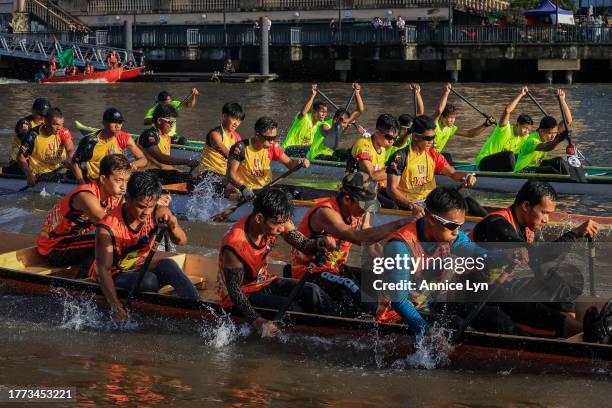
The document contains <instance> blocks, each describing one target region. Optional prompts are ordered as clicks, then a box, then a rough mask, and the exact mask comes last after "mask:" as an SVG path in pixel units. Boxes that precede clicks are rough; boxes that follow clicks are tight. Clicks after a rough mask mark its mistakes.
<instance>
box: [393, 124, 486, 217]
mask: <svg viewBox="0 0 612 408" xmlns="http://www.w3.org/2000/svg"><path fill="white" fill-rule="evenodd" d="M435 127H436V125H435V123H434V121H433V120H432V119H431V118H430V117H429V116H425V115H422V116H417V118H416V119H415V120H414V123H413V124H412V143H411V144H410V145H408V146H407V147H405V148H403V149H401V150H398V151H397V152H395V153H394V154H392V155H391V157H389V160H388V161H387V170H386V171H387V189H386V191H385V193H386V194H387V195H388V197H389V198H390V199H392V200H393V201H394V202H395V204H396V205H397V207H396V208H400V209H405V210H410V211H412V212H413V213H414V214H415V215H417V216H419V217H421V216H423V215H424V214H425V210H424V207H423V203H424V201H425V198H427V196H428V195H429V193H431V191H433V189H434V188H436V174H443V175H445V176H447V177H450V178H451V179H453V180H455V181H457V182H460V183H462V184H463V185H464V186H466V187H471V186H473V185H474V184H476V181H477V180H476V176H474V174H473V173H466V172H464V171H457V170H455V168H454V167H453V166H451V165H450V164H448V162H447V161H446V159H445V158H444V156H443V155H442V154H441V153H438V152H437V151H436V150H435V149H433V141H434V139H435V137H436V134H435ZM472 201H474V200H473V199H471V201H470V202H469V203H468V204H469V206H470V212H472V211H478V210H479V208H478V207H480V206H479V205H478V203H476V202H475V201H474V203H472ZM472 208H474V210H472Z"/></svg>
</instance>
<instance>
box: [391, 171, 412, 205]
mask: <svg viewBox="0 0 612 408" xmlns="http://www.w3.org/2000/svg"><path fill="white" fill-rule="evenodd" d="M401 179H402V177H401V176H396V175H395V174H387V195H388V196H389V197H391V199H392V200H393V201H395V202H396V203H397V204H399V205H400V206H401V207H404V208H408V209H410V210H412V209H413V208H414V206H415V204H414V203H413V202H412V201H410V200H408V199H407V198H406V197H404V195H403V194H402V193H401V191H400V190H399V183H400V181H401Z"/></svg>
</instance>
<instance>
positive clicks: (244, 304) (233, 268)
mask: <svg viewBox="0 0 612 408" xmlns="http://www.w3.org/2000/svg"><path fill="white" fill-rule="evenodd" d="M223 275H224V276H225V286H226V288H227V293H228V295H229V297H230V299H231V300H232V303H233V304H234V309H236V310H237V311H238V313H240V314H241V315H242V316H244V317H245V318H246V320H247V321H248V322H249V323H253V322H254V321H255V319H257V318H258V317H259V314H258V313H257V311H255V308H254V307H253V305H251V302H249V299H248V298H247V297H246V296H245V295H244V293H243V292H242V289H241V286H242V283H243V281H244V265H242V262H241V261H240V259H238V257H237V256H236V255H235V254H234V251H232V250H228V249H226V250H224V251H223Z"/></svg>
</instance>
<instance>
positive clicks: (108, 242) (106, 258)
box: [95, 227, 123, 310]
mask: <svg viewBox="0 0 612 408" xmlns="http://www.w3.org/2000/svg"><path fill="white" fill-rule="evenodd" d="M95 255H96V264H95V273H96V277H97V278H98V283H99V284H100V288H101V289H102V293H103V294H104V297H105V298H106V301H107V302H108V304H109V305H110V306H111V309H113V308H114V309H119V310H121V309H123V306H122V305H121V302H120V301H119V297H118V296H117V290H116V289H115V282H113V276H112V268H113V241H112V238H111V236H110V233H109V232H108V231H107V230H106V229H104V228H100V227H98V229H97V230H96V249H95Z"/></svg>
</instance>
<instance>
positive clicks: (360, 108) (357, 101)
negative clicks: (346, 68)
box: [348, 83, 365, 123]
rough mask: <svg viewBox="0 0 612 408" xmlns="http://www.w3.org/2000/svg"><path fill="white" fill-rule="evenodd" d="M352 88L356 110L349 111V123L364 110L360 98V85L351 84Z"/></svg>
mask: <svg viewBox="0 0 612 408" xmlns="http://www.w3.org/2000/svg"><path fill="white" fill-rule="evenodd" d="M353 89H354V90H355V105H356V106H357V110H355V111H353V112H351V116H350V117H349V121H348V122H349V123H352V122H353V121H355V120H357V118H358V117H359V116H361V115H362V114H363V112H365V105H364V104H363V99H362V98H361V86H360V85H359V84H358V83H354V84H353Z"/></svg>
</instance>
